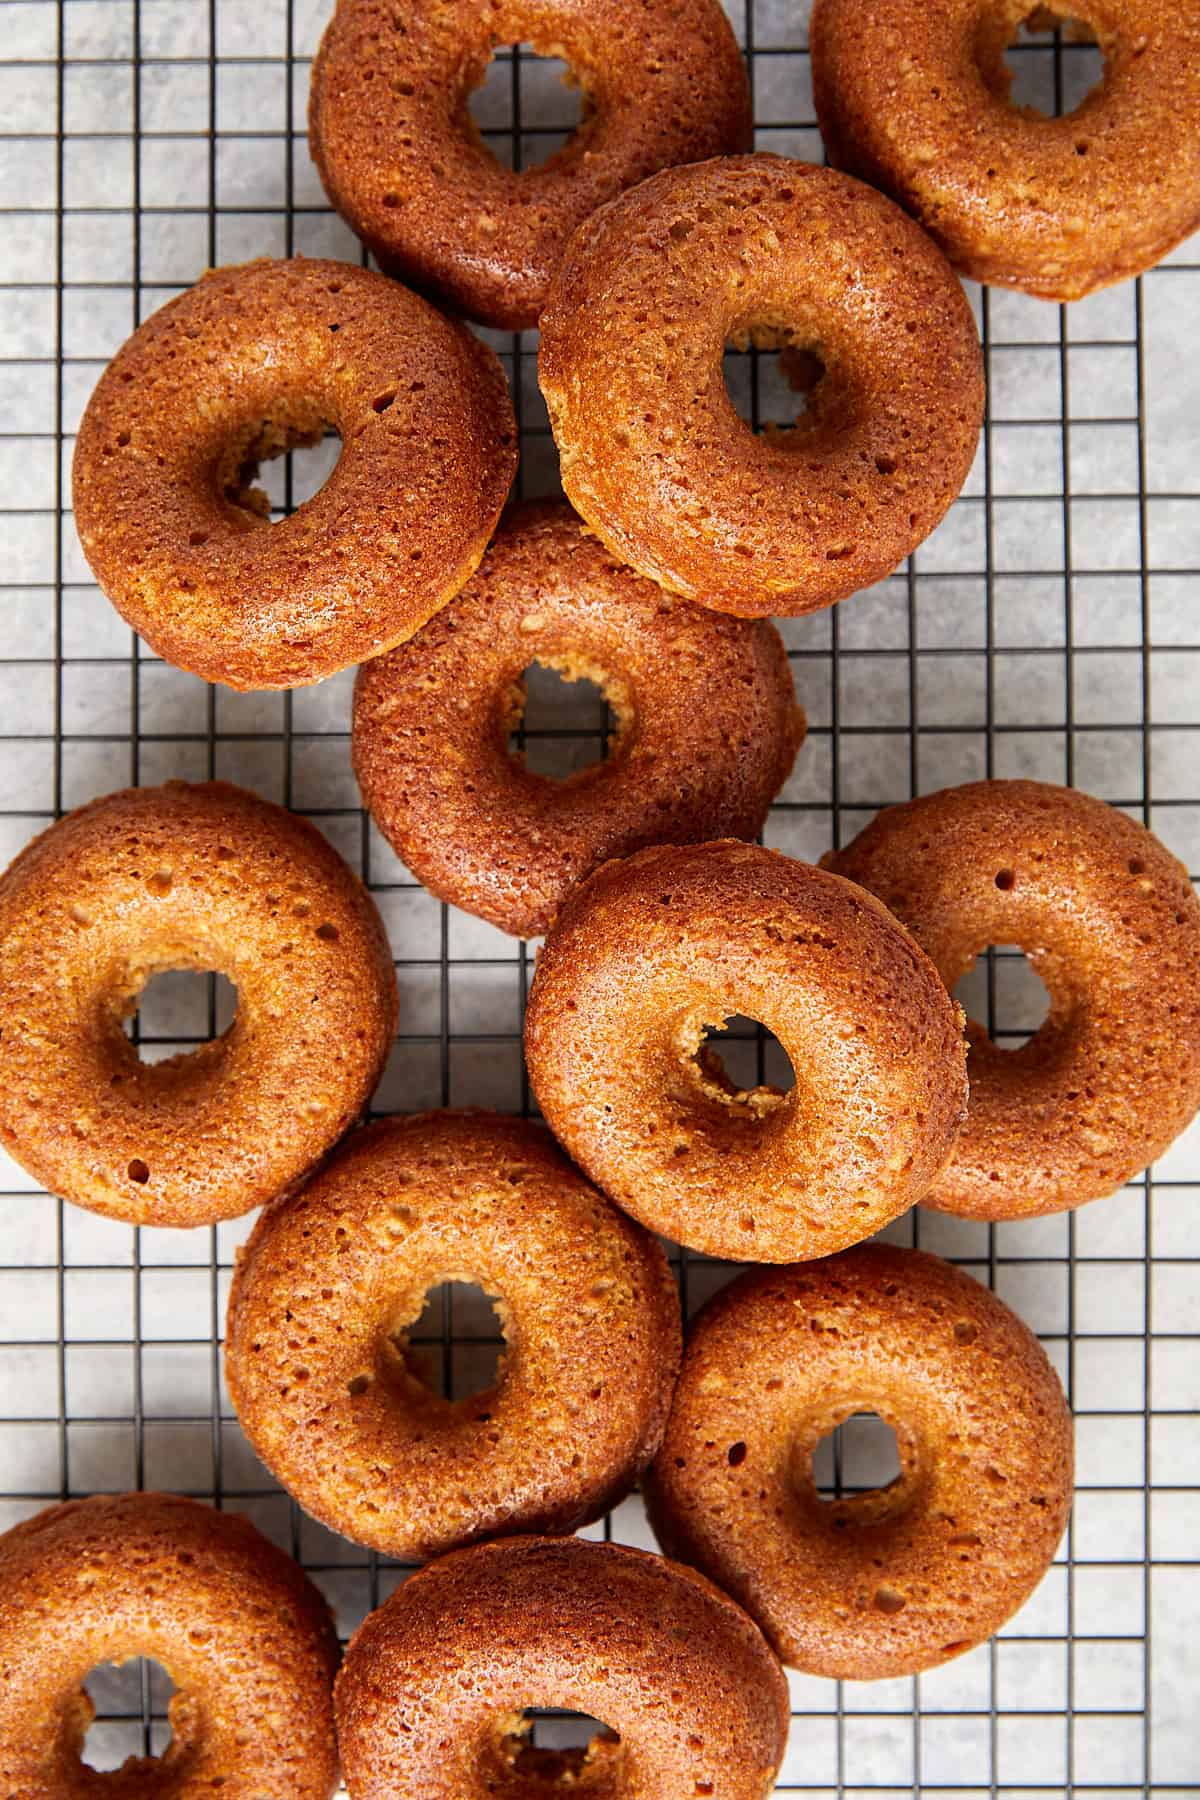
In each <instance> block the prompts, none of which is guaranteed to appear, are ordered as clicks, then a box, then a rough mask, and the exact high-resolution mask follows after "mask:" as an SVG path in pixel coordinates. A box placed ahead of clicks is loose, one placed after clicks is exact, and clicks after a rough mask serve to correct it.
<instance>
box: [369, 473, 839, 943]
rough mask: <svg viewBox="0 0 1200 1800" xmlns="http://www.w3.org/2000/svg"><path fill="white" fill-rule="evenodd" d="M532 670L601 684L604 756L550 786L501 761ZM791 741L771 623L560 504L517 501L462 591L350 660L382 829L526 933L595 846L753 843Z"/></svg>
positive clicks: (786, 678) (618, 850) (482, 909)
mask: <svg viewBox="0 0 1200 1800" xmlns="http://www.w3.org/2000/svg"><path fill="white" fill-rule="evenodd" d="M532 662H539V663H542V664H544V665H547V666H549V667H551V668H555V669H559V670H561V671H562V672H563V673H564V674H565V675H566V676H567V678H568V679H569V680H572V681H573V680H577V679H578V678H579V677H580V676H586V677H588V678H590V679H591V680H592V681H595V682H597V683H599V684H600V685H601V686H603V688H604V691H605V694H606V697H607V699H608V703H609V705H610V706H611V708H612V709H613V712H614V713H615V715H616V718H617V732H616V734H615V736H614V740H613V744H612V750H611V754H610V755H609V757H608V759H607V760H606V761H604V762H600V763H596V764H594V765H593V766H592V767H590V768H587V769H582V770H580V771H579V772H578V773H577V774H574V775H572V776H570V777H568V778H567V780H565V781H554V780H551V779H549V778H548V777H546V776H544V775H536V774H533V773H531V772H530V771H529V770H528V769H527V768H526V767H525V766H524V761H523V759H522V758H517V757H513V756H510V755H509V753H508V748H507V741H508V734H509V733H510V732H511V731H513V730H515V728H516V727H517V725H518V724H519V723H520V720H521V716H522V713H523V711H524V704H525V690H524V684H523V682H522V679H521V677H522V675H523V673H524V671H525V669H527V668H528V666H529V664H530V663H532ZM803 736H804V714H803V713H802V712H801V710H800V708H799V707H798V706H797V705H796V700H795V693H794V690H793V686H792V677H791V671H790V669H789V667H788V660H787V653H786V651H785V650H784V647H783V643H782V641H781V639H780V637H779V634H778V632H777V631H776V630H775V629H774V627H773V626H772V625H770V624H769V623H768V622H767V621H766V620H754V621H752V622H743V621H741V620H734V619H730V618H727V617H724V616H722V615H720V614H717V613H713V612H710V611H709V610H707V609H706V608H700V607H695V606H691V605H689V604H688V603H687V602H686V601H683V600H676V599H672V598H670V597H669V596H668V595H665V594H664V593H663V591H662V589H661V588H659V587H656V586H655V585H654V584H653V583H652V582H649V581H645V580H643V579H642V577H641V576H639V575H635V574H634V573H633V571H632V570H631V569H626V568H624V567H622V565H621V564H620V563H617V562H614V561H613V559H612V557H611V556H609V555H608V553H607V551H606V550H605V549H604V548H603V546H602V545H600V544H599V543H597V541H596V539H595V538H594V537H592V536H591V534H590V533H589V532H588V531H587V529H586V527H585V526H584V525H583V524H582V522H581V521H580V520H579V519H578V518H577V517H576V516H575V514H574V513H573V512H572V511H571V509H570V508H569V507H567V506H561V505H553V504H547V503H542V504H537V505H532V506H526V507H521V508H518V509H517V510H516V511H515V512H514V513H513V514H512V515H511V516H510V518H509V519H508V521H507V523H506V524H505V525H504V526H503V527H502V528H501V530H500V531H499V532H498V534H497V535H496V537H495V538H494V539H493V541H492V543H491V545H490V546H489V548H488V552H487V555H486V556H485V557H484V559H483V562H482V564H481V565H480V567H479V569H478V571H477V572H476V574H475V575H474V576H473V577H472V579H471V581H470V582H469V583H468V585H467V586H466V588H464V590H463V592H462V593H461V594H460V595H459V596H458V598H457V599H456V600H454V601H452V602H451V604H450V605H449V606H447V607H445V608H443V610H442V612H441V613H440V614H439V615H438V616H437V618H435V619H433V620H431V621H430V623H429V624H428V625H427V626H426V627H425V629H424V631H422V632H421V633H420V635H419V636H417V637H415V638H413V639H411V640H410V642H409V643H407V644H404V645H402V646H401V647H400V648H399V649H397V650H393V651H392V652H391V654H390V655H388V656H381V657H377V658H376V660H375V661H374V662H370V663H367V664H365V665H364V667H363V668H362V669H361V670H360V671H359V676H358V684H357V686H356V688H355V693H354V734H353V739H352V749H353V755H354V770H355V774H356V775H357V776H358V784H359V787H360V788H361V789H362V794H363V799H364V800H365V802H366V804H367V806H368V807H369V808H370V810H371V814H372V816H373V817H374V819H375V822H376V824H377V825H378V826H379V829H380V830H381V831H382V832H383V835H384V836H385V837H386V838H387V839H388V841H389V843H390V844H391V845H392V846H393V848H394V849H395V850H396V851H397V852H398V853H399V855H400V856H401V857H402V858H403V859H404V862H405V863H406V865H407V866H408V868H409V869H411V870H412V872H413V874H414V875H416V876H417V878H418V879H419V880H420V881H423V882H424V884H425V886H426V887H428V888H430V889H432V891H433V892H434V893H435V894H437V895H438V896H439V897H440V898H441V899H443V900H450V901H452V902H453V903H454V904H455V905H456V906H461V907H465V909H466V910H467V911H468V912H473V913H478V914H480V915H481V917H483V918H485V919H488V920H490V921H491V923H492V924H493V925H498V926H500V928H501V929H502V930H504V931H512V932H516V933H517V934H518V935H519V936H521V937H536V936H538V935H540V934H541V933H542V932H544V931H545V930H546V928H547V926H548V925H549V924H550V921H551V920H552V919H553V917H554V915H555V913H556V912H557V911H558V908H559V906H560V904H561V902H562V900H563V899H564V897H565V895H566V894H567V893H568V892H569V891H570V889H571V888H572V887H573V886H574V885H575V883H576V882H578V881H580V880H581V879H582V878H583V876H585V875H588V874H590V873H591V871H592V870H593V869H594V868H595V867H597V865H598V864H599V863H602V862H604V861H605V860H606V859H607V858H608V857H610V856H626V855H628V854H629V852H630V851H631V850H637V849H640V848H641V846H642V845H643V844H647V843H687V842H689V841H690V842H694V841H695V840H696V839H704V838H712V837H746V838H752V837H755V836H756V835H757V833H758V832H759V831H761V829H762V826H763V822H764V820H765V819H766V816H767V810H768V808H769V806H770V804H771V800H772V799H773V797H774V796H775V794H776V793H777V792H778V790H779V788H780V787H781V786H782V785H783V782H784V781H785V780H786V778H787V774H788V771H789V769H790V768H791V766H792V760H793V758H794V756H795V753H796V750H797V748H798V746H799V744H800V742H801V741H802V739H803Z"/></svg>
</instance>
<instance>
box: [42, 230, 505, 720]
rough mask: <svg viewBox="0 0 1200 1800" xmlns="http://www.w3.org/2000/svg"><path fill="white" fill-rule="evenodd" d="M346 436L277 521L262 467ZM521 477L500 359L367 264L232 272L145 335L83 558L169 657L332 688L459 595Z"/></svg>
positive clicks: (97, 448) (92, 455) (121, 367)
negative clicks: (333, 436)
mask: <svg viewBox="0 0 1200 1800" xmlns="http://www.w3.org/2000/svg"><path fill="white" fill-rule="evenodd" d="M330 428H332V429H333V430H334V431H336V432H337V433H338V435H339V436H340V438H341V440H342V452H341V456H340V458H339V460H338V464H337V467H336V468H335V469H334V471H333V473H332V474H331V475H330V477H329V479H328V481H327V482H326V483H325V485H324V487H323V488H322V489H321V490H320V492H319V493H318V494H315V495H314V496H313V498H312V499H311V500H308V501H306V502H305V504H304V505H303V506H301V507H300V508H299V509H298V510H297V512H296V513H295V514H294V515H293V516H292V517H291V518H290V519H283V520H281V521H280V522H279V523H278V524H277V525H274V526H272V527H271V528H270V529H269V530H268V529H267V524H268V508H267V502H266V497H265V495H264V494H262V493H261V492H260V491H259V490H258V489H256V488H255V487H253V486H252V483H253V481H254V478H255V475H256V473H257V468H258V464H259V462H260V461H262V460H263V459H264V458H266V457H270V456H278V455H279V454H280V453H281V452H282V451H284V450H289V449H292V448H294V447H295V446H296V445H299V444H313V443H316V442H317V441H318V439H319V438H321V437H322V436H323V434H324V433H325V431H326V430H327V429H330ZM516 466H517V435H516V424H515V421H514V418H513V411H512V405H511V402H510V401H509V398H508V389H507V387H506V385H505V380H504V375H503V372H502V370H501V368H500V364H499V362H498V361H497V359H496V357H495V356H494V355H493V354H492V352H491V351H490V350H489V349H487V348H486V347H485V346H484V345H483V344H481V343H480V342H479V341H478V340H477V339H476V338H474V337H472V336H471V335H470V333H469V332H467V331H466V330H464V328H463V327H462V326H461V325H457V324H454V323H453V322H451V321H450V320H448V319H444V318H442V316H441V315H440V314H439V313H436V312H435V311H434V310H433V308H432V307H431V306H429V305H427V303H426V302H425V301H424V300H420V299H418V298H417V296H416V295H415V294H410V293H409V292H408V291H407V289H405V288H402V287H400V286H399V284H398V283H396V282H394V281H388V280H386V279H385V277H384V276H382V275H375V274H372V273H370V272H369V271H368V270H366V269H359V268H355V267H353V266H352V265H351V264H349V263H339V262H324V261H319V260H317V261H311V262H310V261H305V260H304V259H303V258H299V257H297V258H295V259H294V260H291V261H286V262H282V261H281V262H271V261H261V262H252V263H244V264H242V265H241V266H240V267H237V268H229V269H215V270H213V271H211V272H210V273H209V274H207V275H205V276H204V277H203V278H202V279H201V280H200V281H199V282H197V284H196V286H195V287H194V288H191V289H190V290H189V291H188V292H187V293H185V294H182V295H180V297H179V298H178V299H177V300H171V301H169V302H168V304H167V305H166V306H163V307H161V308H160V309H159V311H158V312H156V313H154V314H152V315H151V317H150V318H149V319H147V320H146V322H145V324H143V325H140V326H139V327H138V329H137V331H135V332H134V334H133V336H132V337H131V338H130V339H129V342H128V343H127V344H125V345H124V347H123V348H122V349H121V350H119V351H118V352H117V354H116V356H115V357H114V358H113V360H112V362H111V363H110V364H109V366H108V368H107V369H106V370H105V372H104V374H103V375H102V376H101V378H100V382H99V384H98V386H97V388H96V391H95V393H94V394H93V395H92V398H91V400H90V401H89V402H88V407H87V411H86V412H85V413H84V416H83V422H82V424H81V425H80V427H79V439H78V442H77V445H76V449H75V464H74V507H75V522H76V524H77V526H78V528H79V536H80V541H81V542H82V544H83V550H84V554H85V556H86V557H87V559H88V562H89V563H90V565H91V568H92V572H93V573H94V575H95V577H96V579H97V581H98V582H99V583H100V586H101V587H102V588H103V589H104V591H105V593H106V594H107V595H108V597H109V599H110V600H111V601H112V602H113V605H114V606H115V607H116V608H117V611H118V612H119V613H120V614H121V616H122V618H124V619H127V620H128V622H129V623H130V624H131V625H132V626H133V628H134V629H135V631H138V632H140V634H141V635H142V637H144V638H145V640H146V642H147V643H148V644H149V645H150V646H151V648H152V649H154V650H156V651H157V652H158V653H159V655H160V656H164V657H166V659H167V661H168V662H173V663H175V664H176V665H177V666H178V667H179V668H181V669H188V670H190V671H191V673H192V674H194V675H202V676H203V677H204V679H205V680H206V681H220V682H224V683H226V684H227V685H228V686H229V687H234V688H286V687H296V686H298V685H300V684H301V683H303V682H310V681H320V680H322V679H323V678H324V677H325V676H326V675H333V674H335V673H336V672H337V670H339V669H344V668H345V667H346V666H347V665H348V664H350V663H356V662H361V661H362V660H363V659H364V658H366V657H368V656H375V655H377V654H378V653H379V652H380V651H381V650H387V649H390V647H391V646H392V645H393V644H397V643H399V642H400V640H401V639H402V638H406V637H409V636H411V634H412V633H413V632H414V631H416V630H417V629H418V628H419V627H420V626H421V625H423V624H424V623H425V621H426V619H428V618H429V617H430V615H431V614H433V613H435V612H436V611H437V609H438V607H439V606H442V605H444V604H445V602H446V601H447V600H449V599H450V598H451V596H452V595H453V594H456V593H457V592H458V590H459V588H460V587H461V586H462V584H463V582H464V581H465V580H466V579H467V577H468V575H470V573H471V571H472V570H473V569H474V567H475V565H476V563H477V562H478V561H479V558H480V557H481V556H482V554H483V549H484V546H485V544H486V543H487V540H488V538H489V537H490V536H491V533H492V528H493V527H494V525H495V523H496V520H497V518H498V517H499V514H500V508H501V507H502V506H503V504H504V499H505V496H506V494H507V493H508V489H509V486H510V484H511V482H512V478H513V474H514V472H515V470H516Z"/></svg>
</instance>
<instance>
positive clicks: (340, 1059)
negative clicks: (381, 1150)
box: [0, 781, 397, 1225]
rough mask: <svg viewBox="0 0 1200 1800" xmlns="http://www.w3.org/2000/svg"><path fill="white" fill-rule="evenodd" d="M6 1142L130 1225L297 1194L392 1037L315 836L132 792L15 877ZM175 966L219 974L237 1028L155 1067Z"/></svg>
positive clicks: (351, 906)
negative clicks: (143, 1034)
mask: <svg viewBox="0 0 1200 1800" xmlns="http://www.w3.org/2000/svg"><path fill="white" fill-rule="evenodd" d="M0 948H2V951H3V954H2V956H0V1143H3V1145H4V1148H5V1149H6V1150H7V1151H8V1152H9V1153H10V1154H11V1155H12V1156H14V1157H15V1158H16V1159H17V1161H18V1162H20V1163H21V1165H22V1166H23V1167H24V1168H26V1169H28V1170H29V1172H30V1174H32V1175H33V1176H34V1177H35V1178H36V1179H37V1180H38V1181H40V1182H41V1183H42V1185H43V1186H45V1187H47V1188H49V1190H50V1191H51V1192H52V1193H55V1194H60V1195H62V1196H63V1197H64V1198H65V1199H68V1200H73V1201H75V1202H76V1203H77V1204H78V1205H80V1206H87V1207H90V1208H91V1209H92V1210H93V1211H96V1212H101V1213H105V1214H107V1215H108V1216H109V1217H111V1218H117V1219H124V1220H127V1221H128V1222H129V1223H131V1224H144V1225H200V1224H211V1223H214V1222H215V1221H216V1220H218V1219H228V1218H233V1217H235V1216H236V1215H237V1214H239V1213H244V1212H248V1211H249V1210H250V1209H251V1208H252V1207H255V1206H261V1205H262V1204H263V1203H264V1202H265V1201H268V1200H272V1199H274V1198H275V1197H276V1196H277V1195H278V1194H281V1193H283V1192H285V1191H286V1190H288V1189H289V1188H291V1187H292V1186H294V1184H295V1183H296V1182H297V1181H299V1180H300V1179H301V1177H302V1176H304V1175H305V1174H306V1173H307V1172H308V1170H309V1169H310V1168H312V1167H313V1165H314V1164H315V1163H316V1162H318V1161H319V1159H320V1158H321V1157H322V1156H323V1155H324V1154H325V1152H326V1151H327V1150H328V1149H329V1148H330V1147H331V1145H333V1144H334V1143H335V1142H336V1141H337V1139H338V1138H339V1137H341V1135H342V1133H343V1132H344V1131H345V1130H346V1129H347V1127H348V1126H349V1125H351V1124H353V1123H354V1121H355V1120H356V1119H357V1118H358V1116H359V1114H360V1112H361V1111H362V1108H363V1107H364V1106H365V1105H366V1102H367V1100H368V1099H369V1097H370V1095H371V1092H372V1090H373V1089H374V1087H375V1083H376V1082H377V1080H378V1079H379V1075H380V1073H381V1071H382V1068H383V1063H384V1059H385V1058H386V1056H387V1053H388V1051H389V1049H390V1047H391V1043H392V1038H393V1035H394V1033H395V1027H396V1010H397V994H396V977H395V972H394V970H393V967H392V959H391V951H390V949H389V947H388V942H387V936H386V934H385V932H384V929H383V924H382V921H381V920H380V917H379V914H378V912H377V911H376V909H375V905H374V902H373V901H372V900H371V898H370V895H369V894H368V893H367V891H366V889H365V888H364V887H363V885H362V883H361V882H360V881H359V880H358V878H357V877H356V876H355V875H354V874H353V873H352V872H351V871H350V869H349V868H348V867H347V866H346V864H345V863H344V862H343V861H342V859H341V857H340V856H338V854H337V852H336V851H335V850H334V849H333V848H332V846H331V845H330V844H329V843H327V841H326V840H325V838H323V837H322V836H321V834H320V833H319V832H318V831H316V830H315V829H314V827H313V826H311V825H310V824H308V822H307V821H306V820H304V819H300V818H298V817H296V816H295V815H294V814H292V813H288V812H285V811H284V809H283V808H282V807H280V806H274V805H272V804H271V803H270V802H269V801H267V800H261V799H259V797H258V796H257V795H256V794H252V793H249V792H248V791H247V790H246V789H244V788H237V787H233V786H231V785H230V784H229V783H227V782H204V783H197V784H195V785H189V784H188V783H186V782H182V781H171V782H167V783H166V784H165V785H164V786H163V787H154V788H128V789H126V790H124V791H123V792H121V793H117V794H109V795H107V796H106V797H105V798H103V799H101V800H94V801H92V802H91V803H90V804H89V805H87V806H84V807H80V808H79V810H78V811H76V812H73V813H69V814H68V815H67V816H66V817H65V818H63V819H60V820H59V821H58V823H57V824H55V825H52V826H51V827H50V829H49V830H48V831H45V832H43V833H42V835H41V836H40V837H38V838H35V839H34V841H33V842H32V843H31V844H30V845H28V846H27V847H26V849H25V850H23V851H22V852H21V854H20V855H19V856H18V857H17V859H16V861H15V862H14V863H13V864H12V865H11V867H10V868H9V869H8V870H7V871H6V872H5V873H4V875H3V876H0ZM168 969H200V970H206V969H207V970H216V971H217V972H219V973H220V974H223V975H225V976H227V977H228V978H229V980H230V981H231V982H232V983H233V984H234V986H235V987H236V989H237V997H238V1006H237V1015H236V1017H235V1019H234V1021H233V1024H232V1025H231V1026H230V1027H229V1028H228V1030H226V1031H225V1032H223V1033H222V1034H221V1036H219V1037H216V1038H214V1039H212V1040H211V1041H210V1042H208V1043H205V1044H203V1045H201V1046H200V1048H199V1049H197V1050H195V1051H193V1052H191V1053H190V1054H188V1053H184V1054H179V1055H174V1056H170V1057H168V1058H167V1059H166V1060H165V1061H160V1062H143V1061H142V1060H141V1059H140V1058H139V1055H138V1051H137V1049H136V1048H135V1046H134V1045H133V1044H132V1043H131V1042H130V1040H129V1038H128V1037H127V1035H126V1033H125V1029H124V1026H125V1022H126V1021H127V1020H128V1019H129V1018H131V1017H132V1015H133V1014H134V1013H136V1011H137V1008H138V1003H139V998H140V995H141V992H142V989H143V988H144V987H145V985H146V983H147V981H149V980H150V979H151V978H152V977H153V976H154V975H156V974H159V973H161V972H162V971H164V970H168Z"/></svg>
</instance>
